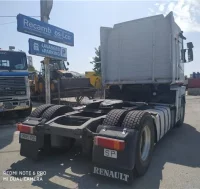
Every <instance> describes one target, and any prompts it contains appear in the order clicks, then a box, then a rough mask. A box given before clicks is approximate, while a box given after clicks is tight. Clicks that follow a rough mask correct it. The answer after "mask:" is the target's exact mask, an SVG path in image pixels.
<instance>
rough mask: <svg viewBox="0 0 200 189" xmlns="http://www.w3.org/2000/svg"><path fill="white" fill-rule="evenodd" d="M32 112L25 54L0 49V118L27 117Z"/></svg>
mask: <svg viewBox="0 0 200 189" xmlns="http://www.w3.org/2000/svg"><path fill="white" fill-rule="evenodd" d="M31 111H32V103H31V100H30V87H29V80H28V66H27V56H26V53H25V52H22V51H14V50H3V49H0V118H2V117H3V116H4V115H5V113H6V114H8V115H10V113H17V114H18V117H27V116H29V115H30V113H31Z"/></svg>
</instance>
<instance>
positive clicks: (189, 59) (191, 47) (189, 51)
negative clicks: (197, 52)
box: [187, 42, 194, 62]
mask: <svg viewBox="0 0 200 189" xmlns="http://www.w3.org/2000/svg"><path fill="white" fill-rule="evenodd" d="M187 47H188V62H191V61H193V48H194V46H193V43H192V42H189V43H187Z"/></svg>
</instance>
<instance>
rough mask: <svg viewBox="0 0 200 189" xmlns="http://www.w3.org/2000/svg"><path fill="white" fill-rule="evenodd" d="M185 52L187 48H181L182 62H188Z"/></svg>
mask: <svg viewBox="0 0 200 189" xmlns="http://www.w3.org/2000/svg"><path fill="white" fill-rule="evenodd" d="M185 53H186V49H181V60H182V63H185V62H186V59H185Z"/></svg>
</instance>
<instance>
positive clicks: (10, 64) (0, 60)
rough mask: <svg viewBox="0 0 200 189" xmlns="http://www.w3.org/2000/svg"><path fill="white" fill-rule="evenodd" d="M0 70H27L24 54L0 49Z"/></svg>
mask: <svg viewBox="0 0 200 189" xmlns="http://www.w3.org/2000/svg"><path fill="white" fill-rule="evenodd" d="M0 70H27V59H26V55H25V54H24V53H21V52H6V51H2V52H1V51H0Z"/></svg>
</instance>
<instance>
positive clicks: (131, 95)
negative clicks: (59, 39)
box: [17, 12, 193, 183]
mask: <svg viewBox="0 0 200 189" xmlns="http://www.w3.org/2000/svg"><path fill="white" fill-rule="evenodd" d="M185 40H186V38H185V37H184V35H183V31H181V29H180V28H179V26H178V25H177V24H176V23H175V22H174V17H173V13H172V12H171V13H170V14H169V15H167V16H166V17H164V16H163V15H157V16H153V17H147V18H142V19H138V20H133V21H129V22H124V23H119V24H116V25H114V27H113V28H108V27H101V28H100V41H101V66H102V80H103V85H104V86H106V85H109V91H108V96H107V99H98V100H97V99H96V100H95V99H94V100H89V101H87V102H85V104H82V105H81V106H79V107H74V108H71V107H68V106H60V105H52V104H45V105H42V106H40V107H38V108H37V109H35V110H34V111H33V112H32V114H31V115H30V116H29V117H28V118H27V120H26V121H24V122H23V123H19V124H17V129H18V131H20V137H19V142H20V145H21V149H20V154H21V155H22V156H25V157H28V158H32V159H37V158H38V157H39V155H40V152H42V151H45V150H47V151H48V150H49V149H52V148H60V149H64V150H66V151H67V150H69V149H70V148H71V147H72V146H73V144H74V142H75V141H81V145H82V153H83V154H84V155H88V156H90V157H91V159H92V168H91V171H92V173H93V174H95V175H99V176H103V177H107V178H112V179H116V180H120V181H123V182H126V183H130V182H132V180H133V178H134V177H135V176H142V175H144V174H145V172H146V171H147V169H148V167H149V165H150V162H151V158H152V154H153V149H154V146H155V144H156V143H157V142H159V141H160V140H161V139H162V138H163V136H164V135H165V134H167V133H168V132H169V131H170V130H171V129H172V128H174V127H180V126H181V125H182V124H183V122H184V114H185V103H186V99H185V87H184V86H183V84H184V63H185V62H190V61H192V60H193V50H192V48H193V44H192V43H191V42H189V43H187V47H186V48H185ZM186 55H187V56H186ZM186 59H187V60H186Z"/></svg>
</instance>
